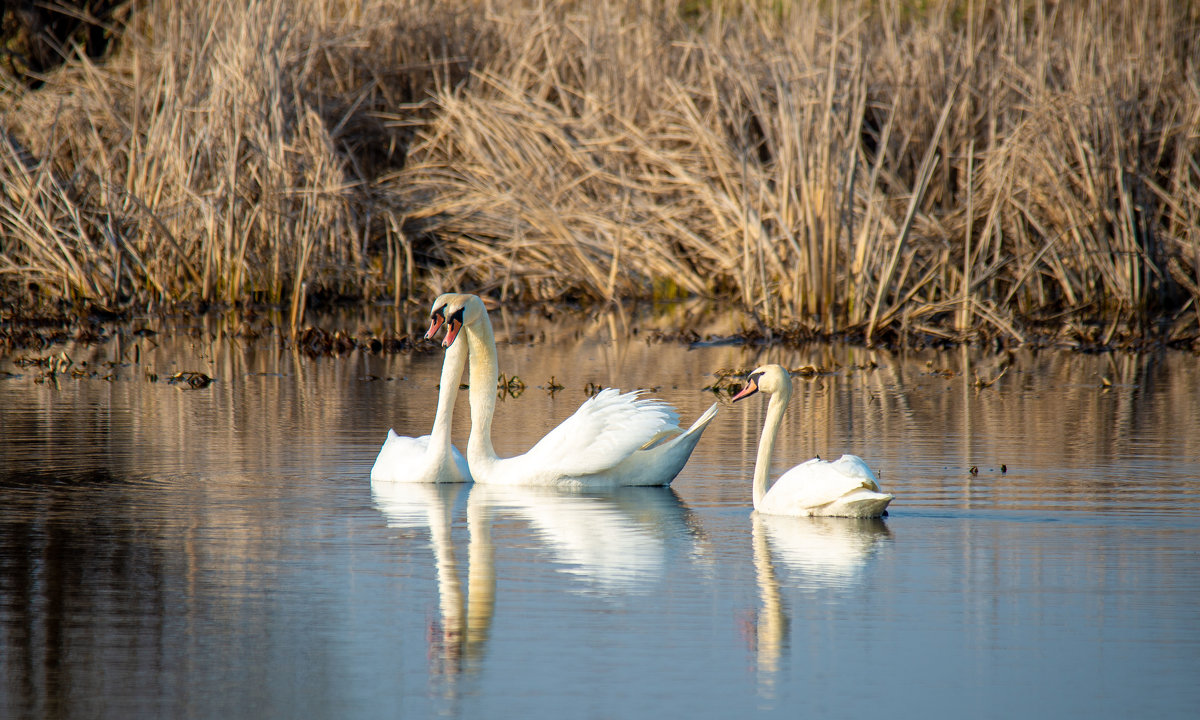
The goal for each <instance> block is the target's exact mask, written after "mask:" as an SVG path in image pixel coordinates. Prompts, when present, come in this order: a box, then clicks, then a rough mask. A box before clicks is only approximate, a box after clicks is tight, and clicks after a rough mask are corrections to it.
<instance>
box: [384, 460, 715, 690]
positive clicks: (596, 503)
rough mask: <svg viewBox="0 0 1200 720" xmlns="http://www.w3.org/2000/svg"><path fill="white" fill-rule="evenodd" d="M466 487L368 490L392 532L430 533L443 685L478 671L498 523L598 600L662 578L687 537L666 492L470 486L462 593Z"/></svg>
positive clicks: (682, 515) (435, 667)
mask: <svg viewBox="0 0 1200 720" xmlns="http://www.w3.org/2000/svg"><path fill="white" fill-rule="evenodd" d="M462 487H463V486H462V485H458V484H447V483H373V484H372V485H371V495H372V498H373V500H374V503H375V507H376V508H377V509H378V510H379V511H380V512H381V513H382V514H383V515H384V517H385V518H386V519H387V524H388V526H389V527H393V528H426V527H428V528H429V532H430V545H431V547H432V549H433V554H434V560H435V563H436V568H437V587H438V605H439V612H440V615H441V617H440V620H439V621H438V622H436V623H434V626H433V627H431V628H430V633H429V637H428V641H429V658H430V662H431V664H432V668H431V670H432V673H433V674H434V675H438V676H442V677H443V678H445V679H446V680H447V681H449V686H448V689H450V688H453V681H454V679H455V678H456V677H457V676H459V675H461V674H463V673H464V672H466V673H470V672H473V671H475V670H476V669H478V667H479V665H480V663H481V662H482V660H483V657H484V655H485V651H486V646H487V641H488V637H489V634H490V631H491V626H492V619H493V615H494V612H495V604H496V601H495V593H496V568H495V565H496V551H495V545H494V544H493V541H492V526H493V523H494V519H495V517H496V515H497V514H500V515H511V516H514V517H517V518H520V519H521V520H523V521H524V522H527V523H528V524H529V525H530V526H531V527H532V528H533V530H534V533H535V534H536V536H537V537H538V538H539V539H540V540H541V541H542V542H543V543H544V544H545V546H546V547H547V548H548V549H549V550H550V552H551V553H552V554H553V555H554V558H555V561H556V562H557V563H558V564H560V565H561V566H563V568H564V571H565V572H567V573H568V574H570V575H574V576H576V577H578V578H580V579H583V580H585V581H586V582H587V583H588V584H589V585H590V586H591V587H592V588H594V589H597V590H599V591H601V592H604V593H613V592H630V591H633V590H636V589H638V588H639V587H642V586H645V585H647V584H649V583H651V582H652V581H653V580H655V579H658V578H659V577H661V574H662V569H663V565H664V563H665V558H666V552H667V551H666V538H667V536H668V535H670V534H673V533H685V534H686V533H689V532H691V528H692V526H693V525H694V523H693V522H691V519H690V518H689V516H688V515H689V513H688V510H687V508H686V507H685V506H684V505H683V503H682V502H680V500H679V497H678V496H677V495H676V494H675V492H674V491H672V490H671V489H670V488H664V487H648V488H624V489H621V490H618V491H614V492H611V493H605V494H585V493H580V492H578V491H571V490H564V489H559V488H510V487H499V486H490V485H478V484H476V485H472V486H470V489H469V491H468V495H467V529H468V533H469V540H468V546H467V573H466V575H467V587H466V589H465V591H464V588H463V587H462V583H461V580H460V574H461V570H460V568H459V561H458V555H457V552H456V549H455V545H454V539H453V532H452V529H453V515H454V506H455V501H456V499H457V498H458V495H459V492H460V489H461V488H462Z"/></svg>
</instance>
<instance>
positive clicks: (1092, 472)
mask: <svg viewBox="0 0 1200 720" xmlns="http://www.w3.org/2000/svg"><path fill="white" fill-rule="evenodd" d="M355 322H361V323H367V324H369V323H372V322H375V323H381V322H386V320H380V319H376V318H373V317H370V316H365V317H364V318H358V319H356V320H355ZM712 322H714V323H717V324H718V325H719V322H720V321H719V320H713V321H712ZM496 324H497V333H498V336H499V337H500V339H501V347H500V354H501V362H502V368H503V369H504V370H505V371H506V372H507V373H508V374H510V375H514V374H515V375H518V376H519V377H520V378H521V379H522V380H523V382H524V383H525V385H526V388H525V390H524V392H523V393H521V394H520V395H519V396H518V397H507V398H505V399H504V400H503V401H502V402H501V403H499V404H498V409H497V417H496V435H495V440H496V446H497V449H498V450H499V452H500V453H501V454H511V453H516V452H519V451H522V450H524V449H525V448H526V447H528V445H529V444H530V443H531V442H532V441H533V440H534V439H535V438H536V437H540V436H541V434H542V433H544V432H545V431H546V430H547V429H549V428H550V427H552V426H553V425H554V424H556V423H557V422H558V421H559V420H561V419H562V418H564V417H566V416H567V415H569V414H570V413H571V412H573V411H574V409H575V408H576V407H578V405H579V403H580V402H581V401H582V400H583V399H584V397H585V394H584V387H585V385H586V384H587V383H596V384H601V385H615V386H619V387H623V388H633V387H652V388H656V395H658V396H659V397H662V398H664V399H666V400H668V401H670V402H672V403H673V404H674V405H675V406H676V407H677V408H678V409H679V410H680V413H681V415H682V416H683V420H684V421H685V422H689V421H690V420H691V419H693V418H694V417H696V416H697V415H699V414H700V413H701V412H703V410H704V409H705V408H706V407H707V406H708V405H709V404H710V403H711V402H713V400H714V396H713V394H712V393H711V392H708V391H705V390H703V389H702V388H703V387H704V386H706V385H708V384H710V383H711V382H712V381H713V378H712V377H711V375H710V374H709V373H711V372H712V371H714V370H717V369H720V368H731V367H743V368H750V367H752V366H754V365H756V364H759V363H760V362H765V361H776V362H783V363H785V364H787V365H790V366H793V367H798V366H802V365H809V364H811V365H813V366H815V367H817V368H818V369H821V370H823V371H825V372H822V373H819V374H817V375H815V376H812V377H807V378H797V380H796V394H795V397H794V398H793V400H792V406H791V408H790V410H789V413H788V415H787V418H786V420H785V423H784V426H783V430H782V432H781V438H780V442H779V445H778V446H777V449H776V460H777V463H776V474H777V473H778V471H779V470H781V469H783V468H784V467H787V466H790V465H791V464H794V463H795V462H798V461H800V460H803V459H806V458H808V457H811V456H812V455H813V454H818V453H819V454H821V455H822V456H823V457H836V456H837V455H838V454H840V453H842V452H855V453H857V454H859V455H862V456H863V457H864V458H866V459H867V460H868V462H869V463H870V464H871V465H872V467H873V468H875V469H876V470H877V472H878V473H879V475H880V480H881V483H882V484H883V486H884V487H885V488H886V489H887V490H889V491H890V492H893V493H895V495H896V500H895V501H894V503H893V504H892V509H891V514H890V515H889V517H887V518H885V519H883V520H879V521H852V520H842V519H801V518H768V517H756V516H754V515H753V514H752V513H751V511H750V502H749V496H750V488H749V484H750V480H749V478H750V474H751V470H752V466H753V461H754V448H755V445H756V442H757V438H758V432H759V430H760V428H761V423H762V420H763V416H764V409H765V402H763V401H762V399H761V398H758V397H755V398H751V399H749V400H747V401H745V402H741V403H738V404H737V405H736V406H726V407H723V408H722V410H721V413H720V415H718V417H717V419H716V420H715V421H714V424H713V425H712V426H711V427H710V429H709V430H708V431H707V433H706V434H705V436H704V439H703V441H702V442H701V444H700V446H699V448H698V449H697V451H696V454H695V455H694V456H693V459H692V460H691V462H690V463H689V464H688V466H687V467H686V468H685V469H684V471H683V473H682V474H681V475H680V476H679V478H678V479H677V480H676V481H675V483H674V484H673V485H672V487H670V488H636V489H627V490H622V491H616V492H605V493H590V494H589V493H564V492H554V491H547V490H532V489H519V488H517V489H502V488H490V487H484V486H471V485H463V486H442V487H430V486H416V487H398V488H390V489H387V488H385V489H376V490H375V491H373V490H372V488H371V486H370V483H369V482H368V481H367V474H368V472H369V469H370V466H371V463H372V461H373V459H374V456H375V453H376V451H377V450H378V447H379V444H380V443H381V442H382V440H383V436H384V434H385V433H386V430H387V428H388V427H389V426H394V427H395V428H396V429H397V431H398V432H401V433H405V434H421V433H424V432H426V431H427V430H428V427H429V424H430V422H431V418H432V415H433V407H432V403H433V402H435V398H436V383H437V377H438V369H439V363H440V355H439V353H437V352H436V351H430V352H425V353H417V354H403V355H388V356H380V355H371V354H369V353H359V352H355V353H350V354H347V355H343V356H341V357H336V358H334V357H321V358H311V357H308V356H306V355H304V354H302V353H297V352H293V351H290V350H285V349H280V348H279V347H278V345H277V344H276V343H274V342H273V341H271V340H270V339H259V340H250V339H247V338H245V337H238V336H237V335H236V334H233V333H231V332H230V326H228V325H225V324H222V323H220V322H217V321H203V322H199V321H198V322H197V324H196V326H195V327H194V328H192V329H191V330H190V332H186V333H179V334H165V333H164V334H161V335H158V336H152V337H141V336H137V335H133V334H131V333H128V332H125V333H123V334H121V335H120V337H118V338H116V339H114V340H112V341H110V342H108V343H105V344H102V345H98V346H91V347H77V346H74V345H69V346H66V348H65V349H66V350H67V352H68V355H69V356H70V357H71V359H72V361H73V362H74V363H75V365H74V367H75V368H76V369H78V368H80V367H81V366H82V367H84V368H85V370H86V371H87V372H95V373H96V376H95V377H80V378H75V377H71V376H70V375H69V374H61V375H59V376H58V377H57V379H56V380H46V381H44V382H37V381H36V380H37V379H38V375H39V370H38V369H37V368H31V367H30V368H22V367H18V366H15V365H12V364H10V363H9V362H8V361H5V363H4V366H3V367H0V371H8V372H10V373H14V375H11V376H2V375H0V378H3V379H0V507H2V508H3V514H2V515H0V583H2V584H0V669H2V671H3V683H2V684H0V716H2V717H6V718H8V717H13V718H21V717H30V718H40V717H121V718H126V717H196V718H210V717H221V718H228V717H307V718H322V717H339V718H341V717H381V716H417V717H428V716H434V715H437V716H449V717H464V718H466V717H470V718H475V717H529V716H560V717H589V718H593V717H594V718H609V717H613V718H615V717H649V716H655V717H657V716H664V717H688V716H696V717H720V718H724V717H738V716H744V715H746V714H748V713H751V712H755V713H758V714H762V715H766V716H778V717H795V716H798V715H811V716H817V717H833V718H840V717H847V718H849V717H862V716H864V715H865V714H867V713H872V714H881V715H883V716H890V717H901V718H909V717H913V718H916V717H938V716H946V717H961V716H970V717H982V718H1007V717H1015V716H1037V717H1050V716H1058V717H1088V718H1097V717H1113V718H1118V717H1120V718H1124V717H1132V716H1141V717H1159V718H1170V717H1192V716H1194V713H1195V707H1196V706H1197V703H1198V702H1200V684H1197V683H1196V678H1197V677H1200V602H1198V600H1197V598H1200V402H1197V399H1198V398H1200V369H1198V364H1197V362H1196V359H1195V357H1194V356H1191V355H1187V354H1184V353H1176V352H1161V353H1153V354H1145V355H1125V354H1116V355H1083V354H1076V353H1066V352H1060V351H1050V350H1043V351H1041V352H1032V351H1025V350H1022V351H1018V352H1016V353H1014V354H1013V355H1012V356H1011V357H1000V356H991V355H979V354H977V353H974V352H971V351H966V350H957V349H956V350H951V351H940V352H939V351H922V352H908V353H899V352H896V353H892V352H884V351H869V350H865V349H861V348H850V347H824V346H822V347H814V348H808V349H804V350H795V349H792V350H785V349H779V348H772V349H764V348H742V347H739V346H731V345H720V344H717V345H712V346H706V347H699V348H694V349H688V348H687V347H685V346H683V345H679V344H674V343H661V342H657V341H652V340H647V339H646V338H647V337H651V336H653V334H654V333H653V327H651V326H649V325H646V326H643V325H640V324H638V323H635V322H634V321H633V320H631V319H629V318H625V317H621V316H610V315H600V316H598V317H596V318H593V319H591V320H590V321H586V322H580V321H578V320H577V319H570V320H569V321H568V319H564V318H558V319H557V320H555V321H551V320H549V319H544V318H518V317H497V318H496ZM635 328H636V329H638V330H639V332H638V333H637V334H633V330H634V329H635ZM506 340H515V341H516V342H513V343H509V342H506ZM59 349H60V348H57V347H56V348H53V349H47V350H45V351H38V352H36V353H22V354H23V355H48V354H51V353H56V352H58V350H59ZM85 361H86V362H87V365H86V366H83V365H82V363H84V362H85ZM1005 365H1007V369H1006V370H1003V368H1004V366H1005ZM180 370H197V371H201V372H204V373H206V374H208V375H211V376H213V377H215V378H216V382H214V383H213V384H212V385H210V386H208V387H206V388H202V389H191V388H186V389H185V388H184V387H181V386H179V385H170V384H167V383H165V382H164V381H163V378H165V377H167V376H169V375H171V374H173V373H175V372H178V371H180ZM1002 370H1003V374H1002V375H1000V373H1001V371H1002ZM151 374H153V375H155V376H156V377H157V381H156V382H152V381H151V379H150V375H151ZM997 375H1000V377H999V379H998V380H996V382H995V384H993V385H991V386H990V387H985V388H977V387H976V386H975V383H974V381H975V379H976V377H980V378H982V379H984V380H985V381H986V380H990V379H992V378H994V377H996V376H997ZM103 376H112V379H109V380H105V379H102V377H103ZM552 376H553V378H554V379H555V381H556V382H557V383H560V384H562V385H563V386H564V388H563V389H562V390H560V391H557V392H555V393H553V394H551V393H549V392H548V391H547V390H546V389H544V388H545V387H546V386H547V385H549V381H550V379H551V377H552ZM539 386H541V387H539ZM460 403H461V405H460V406H459V413H458V417H457V418H456V424H455V438H456V441H457V443H458V444H459V445H460V446H462V445H465V438H466V434H467V431H468V428H469V416H468V414H467V413H466V411H465V408H466V398H465V394H464V396H463V397H461V398H460ZM1002 465H1003V466H1004V469H1003V470H1002V469H1001V466H1002ZM972 467H974V468H975V470H976V472H975V473H972V472H971V471H970V468H972Z"/></svg>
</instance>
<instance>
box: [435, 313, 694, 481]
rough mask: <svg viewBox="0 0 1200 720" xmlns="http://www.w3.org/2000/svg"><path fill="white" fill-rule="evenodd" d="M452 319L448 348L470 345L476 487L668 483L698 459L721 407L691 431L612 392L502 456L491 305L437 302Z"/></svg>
mask: <svg viewBox="0 0 1200 720" xmlns="http://www.w3.org/2000/svg"><path fill="white" fill-rule="evenodd" d="M433 312H434V313H435V314H437V313H441V314H442V315H443V316H444V317H445V318H446V326H447V330H446V337H445V339H444V340H443V341H442V345H443V346H444V347H447V348H450V349H454V348H455V347H456V346H462V345H463V344H464V341H463V340H458V336H459V334H460V332H462V333H463V334H465V345H466V347H467V348H468V349H469V359H470V388H471V389H470V393H471V395H470V398H471V436H470V438H469V439H468V441H467V460H468V463H469V465H470V468H471V475H472V477H474V479H475V481H476V482H479V483H493V484H508V485H556V486H566V487H586V488H598V487H618V486H628V485H668V484H670V482H671V481H672V480H674V479H675V476H676V475H678V474H679V471H680V470H682V469H683V466H684V464H685V463H687V461H688V458H689V457H691V455H692V450H694V449H695V447H696V443H697V442H699V440H700V435H701V433H703V432H704V429H705V428H706V427H707V426H708V424H709V422H711V421H712V419H713V417H714V416H715V415H716V413H717V405H716V403H714V404H713V405H712V407H710V408H709V409H708V410H707V411H705V412H704V414H703V415H701V416H700V417H699V418H698V419H697V420H696V422H694V423H693V424H692V426H691V427H690V428H688V430H687V431H686V432H682V431H681V430H680V428H679V425H678V422H679V415H678V414H676V412H675V411H674V409H673V408H672V407H671V406H670V405H667V404H666V403H664V402H662V401H659V400H652V399H647V398H642V397H640V395H641V391H634V392H629V393H624V394H622V393H621V392H620V391H618V390H614V389H611V388H607V389H604V390H601V391H600V392H599V393H597V394H596V395H595V396H594V397H592V398H590V399H588V400H586V401H585V402H584V403H583V405H581V406H580V407H579V409H578V410H576V411H575V414H574V415H572V416H571V417H569V418H567V419H566V420H564V421H563V422H562V424H560V425H559V426H558V427H556V428H554V429H553V430H551V431H550V432H549V433H548V434H547V435H546V436H545V437H544V438H542V439H541V440H540V441H538V443H537V444H536V445H534V446H533V447H532V448H530V450H529V451H528V452H526V453H525V454H524V455H518V456H516V457H510V458H501V457H499V456H497V455H496V451H495V450H494V449H493V447H492V415H493V414H494V412H495V409H496V381H497V378H498V375H499V364H498V362H497V358H496V339H495V335H494V334H493V332H492V323H491V320H490V319H488V314H487V309H486V308H485V307H484V305H483V301H482V300H480V299H479V297H478V296H476V295H466V294H458V293H447V294H445V295H442V296H441V297H439V298H438V299H437V300H435V301H434V304H433Z"/></svg>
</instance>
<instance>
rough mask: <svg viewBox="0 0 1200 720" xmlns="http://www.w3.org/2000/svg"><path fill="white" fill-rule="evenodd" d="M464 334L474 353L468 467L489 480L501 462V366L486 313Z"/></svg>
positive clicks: (478, 475) (476, 476) (466, 329)
mask: <svg viewBox="0 0 1200 720" xmlns="http://www.w3.org/2000/svg"><path fill="white" fill-rule="evenodd" d="M463 332H465V333H466V334H467V345H468V347H469V348H470V350H471V380H470V382H471V390H470V392H471V395H470V397H471V437H470V438H469V439H468V440H467V464H468V465H470V466H471V474H472V475H473V476H475V478H476V479H478V478H480V477H486V476H487V475H488V474H489V472H490V470H491V468H492V466H493V465H494V464H495V463H496V461H497V460H499V458H498V457H496V451H495V449H493V448H492V415H493V414H494V413H495V412H496V381H497V380H498V378H499V375H500V364H499V362H498V361H497V359H496V336H495V334H493V333H492V321H491V320H490V319H489V318H488V316H487V315H486V314H484V315H483V316H482V318H481V319H480V320H479V322H476V323H472V324H471V325H464V326H463ZM454 344H455V345H457V344H458V343H454ZM452 347H453V346H452Z"/></svg>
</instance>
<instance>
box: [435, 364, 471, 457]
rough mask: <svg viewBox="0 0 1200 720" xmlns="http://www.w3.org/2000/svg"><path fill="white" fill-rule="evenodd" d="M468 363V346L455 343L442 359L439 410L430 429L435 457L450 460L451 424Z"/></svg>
mask: <svg viewBox="0 0 1200 720" xmlns="http://www.w3.org/2000/svg"><path fill="white" fill-rule="evenodd" d="M466 365H467V347H466V345H462V344H459V343H454V344H453V345H451V346H450V347H449V348H447V349H446V357H445V359H444V360H442V379H441V385H440V387H439V388H438V404H437V412H435V413H434V415H433V429H432V430H430V431H429V452H430V453H433V454H434V456H435V457H441V458H445V459H446V461H447V462H452V460H450V448H451V443H450V426H451V425H452V424H453V422H454V401H455V400H456V399H457V398H458V384H459V383H460V382H462V374H463V369H464V368H465V367H466Z"/></svg>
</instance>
